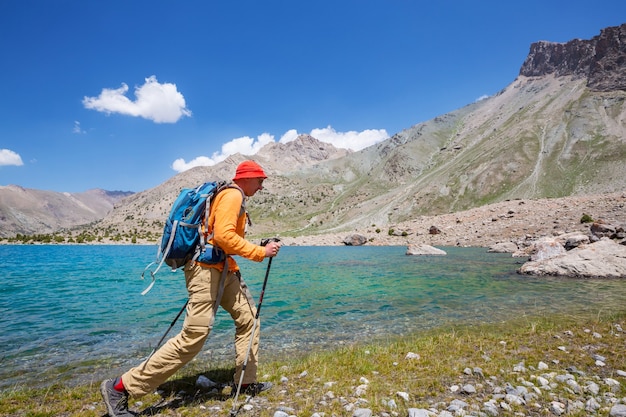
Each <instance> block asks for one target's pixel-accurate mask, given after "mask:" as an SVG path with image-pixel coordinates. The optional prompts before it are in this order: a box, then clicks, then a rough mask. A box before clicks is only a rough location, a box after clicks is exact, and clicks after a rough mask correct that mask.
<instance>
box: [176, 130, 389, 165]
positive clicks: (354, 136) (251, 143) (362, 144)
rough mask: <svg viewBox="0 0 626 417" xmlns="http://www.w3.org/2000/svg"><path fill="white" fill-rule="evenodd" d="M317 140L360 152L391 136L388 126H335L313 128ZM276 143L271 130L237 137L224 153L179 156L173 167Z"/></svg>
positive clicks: (289, 137)
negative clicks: (188, 158) (348, 128)
mask: <svg viewBox="0 0 626 417" xmlns="http://www.w3.org/2000/svg"><path fill="white" fill-rule="evenodd" d="M299 135H300V134H299V133H298V131H297V130H295V129H290V130H288V131H287V132H285V133H284V134H283V135H282V136H281V138H280V140H279V142H280V143H288V142H291V141H293V140H295V139H296V138H297V137H298V136H299ZM310 135H311V136H313V137H314V138H315V139H317V140H319V141H322V142H326V143H330V144H332V145H333V146H335V147H337V148H346V149H351V150H353V151H358V150H361V149H363V148H366V147H368V146H371V145H374V144H376V143H378V142H380V141H383V140H385V139H387V138H388V137H389V135H388V134H387V131H386V130H385V129H367V130H364V131H362V132H355V131H350V132H337V131H336V130H335V129H333V128H332V127H331V126H328V127H325V128H323V129H313V130H312V131H311V133H310ZM273 142H275V140H274V136H273V135H271V134H269V133H263V134H261V135H259V136H258V137H257V138H256V139H254V138H251V137H249V136H243V137H241V138H236V139H233V140H231V141H230V142H226V143H225V144H223V145H222V149H221V151H220V152H215V153H213V155H212V156H210V157H208V156H198V157H196V158H194V159H192V160H191V161H189V162H185V160H184V159H183V158H179V159H177V160H175V161H174V162H173V163H172V169H174V171H177V172H183V171H186V170H188V169H191V168H194V167H197V166H212V165H215V164H217V163H219V162H221V161H223V160H224V159H226V158H228V157H229V156H230V155H234V154H236V153H240V154H242V155H254V154H256V153H257V152H258V151H259V150H260V149H261V148H262V147H263V146H265V145H267V144H268V143H273Z"/></svg>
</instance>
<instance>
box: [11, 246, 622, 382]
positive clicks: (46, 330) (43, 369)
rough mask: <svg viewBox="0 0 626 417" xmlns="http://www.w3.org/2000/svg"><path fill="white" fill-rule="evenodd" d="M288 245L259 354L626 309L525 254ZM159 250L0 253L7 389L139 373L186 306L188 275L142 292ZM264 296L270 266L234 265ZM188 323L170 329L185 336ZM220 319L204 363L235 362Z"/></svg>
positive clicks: (615, 291)
mask: <svg viewBox="0 0 626 417" xmlns="http://www.w3.org/2000/svg"><path fill="white" fill-rule="evenodd" d="M442 249H444V250H445V251H446V252H448V255H447V256H439V257H419V256H406V255H405V251H406V247H404V246H396V247H368V246H362V247H283V249H282V250H281V252H280V255H279V256H278V257H277V258H275V259H274V260H273V262H272V266H271V270H270V273H269V281H268V285H267V288H266V292H265V296H264V300H263V307H262V310H261V322H262V327H261V330H262V333H261V355H262V356H261V360H263V357H269V356H278V357H280V356H281V355H291V354H293V353H295V352H306V351H312V350H317V349H326V348H330V347H336V346H338V345H340V344H350V343H355V342H367V341H374V340H379V339H384V338H387V337H390V336H397V335H403V334H409V333H414V332H419V331H421V330H425V329H431V328H434V327H438V326H442V325H447V324H450V323H459V324H467V323H484V322H499V321H503V320H507V319H511V318H515V317H519V316H525V315H529V316H536V315H548V314H551V313H572V314H574V313H583V312H586V313H597V312H601V311H602V312H610V311H611V310H615V309H623V303H624V300H626V281H623V280H621V281H620V280H577V279H563V278H535V277H528V276H522V275H518V274H517V273H516V269H517V268H519V266H520V265H521V262H522V260H520V259H517V258H512V257H511V256H510V255H506V254H492V253H487V251H486V249H484V248H455V247H442ZM155 257H156V247H155V246H130V245H129V246H115V245H113V246H87V245H84V246H83V245H75V246H70V245H58V246H57V245H24V246H20V245H15V246H13V245H0V260H1V262H0V288H1V290H0V294H1V298H0V361H1V362H0V363H1V365H2V366H0V389H7V388H9V387H11V386H14V385H19V384H25V383H28V384H35V385H39V384H49V383H53V382H55V381H63V382H66V383H78V382H90V381H93V382H97V381H100V380H101V379H103V378H106V377H111V376H115V375H117V374H119V373H120V372H121V371H124V370H126V369H127V368H128V367H130V366H134V365H137V364H138V363H139V362H140V361H141V359H142V358H143V357H145V356H146V355H147V354H148V353H149V352H150V351H151V350H152V348H153V347H154V345H155V344H156V343H157V342H158V340H159V339H160V338H161V336H162V335H163V333H164V332H165V331H166V330H167V329H168V327H169V326H170V323H171V322H172V320H173V319H174V317H175V316H176V314H177V313H178V311H179V310H180V309H181V307H182V306H183V304H184V303H185V300H186V297H187V294H186V290H185V285H184V277H183V273H182V271H178V272H175V273H172V272H170V271H169V270H168V269H166V268H165V267H164V268H163V269H162V270H161V272H159V273H158V274H157V283H156V285H155V286H154V288H153V289H152V291H150V292H149V293H148V294H147V295H145V296H142V295H141V294H140V293H141V291H142V290H143V289H144V288H145V287H146V286H147V285H148V281H147V280H145V281H144V280H141V273H142V271H143V269H144V267H145V266H146V265H147V264H148V263H149V262H150V261H152V260H153V259H154V258H155ZM238 261H239V263H240V266H241V269H242V273H243V277H244V279H245V280H246V282H247V283H248V285H249V286H250V287H251V288H252V291H253V295H254V298H255V299H257V300H258V297H259V294H260V289H261V285H262V283H263V278H264V276H265V272H266V269H267V260H266V261H265V262H263V263H254V262H250V261H247V260H238ZM182 321H183V318H182V317H181V319H180V320H179V322H178V323H177V324H176V326H175V327H174V328H173V329H172V331H171V333H170V336H173V335H174V334H175V332H177V331H178V329H179V328H180V325H181V324H182ZM233 337H234V328H233V324H232V321H231V319H230V317H229V316H228V315H227V314H226V313H225V312H224V311H222V310H220V311H219V313H218V317H217V322H216V325H215V327H214V330H213V332H212V333H211V335H210V336H209V339H208V341H207V343H206V345H205V349H204V351H203V352H202V353H201V354H200V355H199V358H200V359H202V360H215V361H223V360H224V359H226V360H233V358H234V348H233V346H232V342H233Z"/></svg>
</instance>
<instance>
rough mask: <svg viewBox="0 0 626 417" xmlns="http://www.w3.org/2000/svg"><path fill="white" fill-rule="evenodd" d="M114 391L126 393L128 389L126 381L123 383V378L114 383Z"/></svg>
mask: <svg viewBox="0 0 626 417" xmlns="http://www.w3.org/2000/svg"><path fill="white" fill-rule="evenodd" d="M113 389H114V390H115V391H118V392H124V391H126V389H125V388H124V381H122V377H119V378H117V379H116V380H115V382H114V383H113Z"/></svg>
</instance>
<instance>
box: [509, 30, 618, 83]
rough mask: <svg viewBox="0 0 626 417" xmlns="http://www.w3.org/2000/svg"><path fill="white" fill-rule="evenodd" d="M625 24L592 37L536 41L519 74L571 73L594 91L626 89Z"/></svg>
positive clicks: (559, 74)
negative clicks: (587, 38)
mask: <svg viewBox="0 0 626 417" xmlns="http://www.w3.org/2000/svg"><path fill="white" fill-rule="evenodd" d="M625 60H626V24H624V25H621V26H616V27H609V28H606V29H603V30H602V31H601V32H600V35H598V36H595V37H594V38H593V39H591V40H581V39H574V40H572V41H570V42H567V43H554V42H545V41H542V42H536V43H533V44H532V45H531V47H530V53H529V54H528V57H527V58H526V60H525V61H524V64H523V65H522V68H521V70H520V75H523V76H526V77H537V76H543V75H548V74H554V75H556V76H558V77H564V76H568V75H572V76H575V77H581V78H583V79H586V80H587V87H588V88H589V89H590V90H593V91H614V90H626V66H624V62H625Z"/></svg>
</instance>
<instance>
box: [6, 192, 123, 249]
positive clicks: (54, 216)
mask: <svg viewBox="0 0 626 417" xmlns="http://www.w3.org/2000/svg"><path fill="white" fill-rule="evenodd" d="M131 194H132V193H131V192H126V191H104V190H100V189H93V190H89V191H85V192H83V193H59V192H54V191H43V190H33V189H27V188H22V187H19V186H17V185H8V186H0V201H1V202H2V203H0V237H11V236H15V235H16V234H18V233H20V234H42V233H51V232H53V231H56V230H59V229H63V228H68V227H73V226H76V225H78V224H85V223H91V222H94V221H96V220H100V219H102V218H103V217H104V216H105V215H106V214H107V213H108V212H109V211H110V210H111V209H112V208H113V205H114V204H115V203H116V202H118V201H120V200H121V199H123V198H124V197H127V196H129V195H131Z"/></svg>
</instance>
